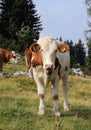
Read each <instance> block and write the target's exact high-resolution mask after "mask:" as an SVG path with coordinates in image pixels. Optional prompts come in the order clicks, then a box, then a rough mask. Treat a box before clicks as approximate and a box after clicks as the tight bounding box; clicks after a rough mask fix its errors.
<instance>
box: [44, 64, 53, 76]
mask: <svg viewBox="0 0 91 130" xmlns="http://www.w3.org/2000/svg"><path fill="white" fill-rule="evenodd" d="M45 70H46V74H47V75H48V76H50V75H51V74H52V71H53V64H46V65H45Z"/></svg>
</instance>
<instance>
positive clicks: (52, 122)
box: [0, 61, 91, 130]
mask: <svg viewBox="0 0 91 130" xmlns="http://www.w3.org/2000/svg"><path fill="white" fill-rule="evenodd" d="M25 70H26V67H25V62H24V61H23V62H21V63H19V64H16V65H15V64H10V65H8V64H7V65H5V66H4V72H5V74H6V76H4V77H0V130H91V79H87V78H81V77H76V76H69V94H68V97H69V102H70V111H69V112H67V113H64V111H63V95H62V88H61V82H60V88H59V101H60V108H61V113H62V114H61V117H60V118H59V119H56V117H55V116H54V112H53V100H52V98H51V87H50V85H49V86H48V87H47V88H46V95H45V110H46V112H45V115H44V116H39V115H38V114H37V111H38V105H39V99H38V95H37V88H36V85H35V83H34V80H33V79H30V78H29V76H28V75H19V76H14V75H13V74H14V73H15V72H16V71H25Z"/></svg>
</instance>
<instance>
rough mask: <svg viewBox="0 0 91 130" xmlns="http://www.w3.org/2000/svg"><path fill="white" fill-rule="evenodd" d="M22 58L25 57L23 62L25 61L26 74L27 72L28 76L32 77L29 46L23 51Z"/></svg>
mask: <svg viewBox="0 0 91 130" xmlns="http://www.w3.org/2000/svg"><path fill="white" fill-rule="evenodd" d="M24 56H25V60H26V68H27V72H29V76H30V77H32V69H31V58H32V51H31V46H30V47H29V48H26V49H25V51H24Z"/></svg>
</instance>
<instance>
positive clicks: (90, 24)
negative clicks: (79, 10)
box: [85, 0, 91, 71]
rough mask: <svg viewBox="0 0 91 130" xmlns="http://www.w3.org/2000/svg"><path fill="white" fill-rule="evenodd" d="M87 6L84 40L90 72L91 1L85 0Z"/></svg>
mask: <svg viewBox="0 0 91 130" xmlns="http://www.w3.org/2000/svg"><path fill="white" fill-rule="evenodd" d="M85 4H86V6H87V15H88V16H89V19H88V29H87V30H86V40H87V45H88V68H89V70H90V71H91V0H85Z"/></svg>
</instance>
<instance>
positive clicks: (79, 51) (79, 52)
mask: <svg viewBox="0 0 91 130" xmlns="http://www.w3.org/2000/svg"><path fill="white" fill-rule="evenodd" d="M75 57H76V61H77V64H79V65H80V66H85V58H86V52H85V48H84V44H83V43H82V41H81V40H80V39H79V41H78V43H77V44H75Z"/></svg>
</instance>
